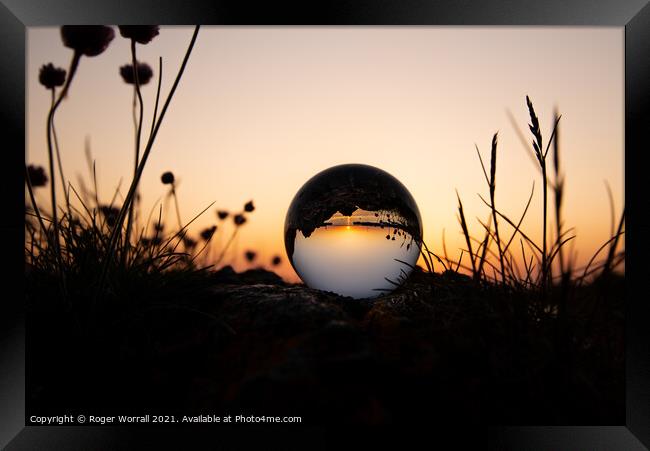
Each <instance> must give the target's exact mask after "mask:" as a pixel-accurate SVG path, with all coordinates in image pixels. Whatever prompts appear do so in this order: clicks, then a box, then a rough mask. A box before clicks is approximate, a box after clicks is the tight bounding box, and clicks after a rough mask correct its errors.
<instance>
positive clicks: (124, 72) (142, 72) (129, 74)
mask: <svg viewBox="0 0 650 451" xmlns="http://www.w3.org/2000/svg"><path fill="white" fill-rule="evenodd" d="M136 66H137V71H138V74H137V76H138V81H139V82H140V85H146V84H147V83H149V81H150V80H151V77H153V70H152V69H151V66H149V65H148V64H147V63H141V62H139V61H138V62H137V63H136ZM120 75H121V76H122V80H124V82H125V83H126V84H129V85H134V84H135V76H134V72H133V64H125V65H124V66H121V67H120Z"/></svg>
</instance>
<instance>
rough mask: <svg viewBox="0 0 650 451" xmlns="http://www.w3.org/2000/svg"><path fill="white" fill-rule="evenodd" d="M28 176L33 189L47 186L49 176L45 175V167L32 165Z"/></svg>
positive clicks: (28, 170)
mask: <svg viewBox="0 0 650 451" xmlns="http://www.w3.org/2000/svg"><path fill="white" fill-rule="evenodd" d="M27 174H28V176H29V182H30V183H31V184H32V187H34V188H36V187H39V186H45V185H46V184H47V175H45V169H43V167H41V166H34V165H31V164H30V165H29V166H27Z"/></svg>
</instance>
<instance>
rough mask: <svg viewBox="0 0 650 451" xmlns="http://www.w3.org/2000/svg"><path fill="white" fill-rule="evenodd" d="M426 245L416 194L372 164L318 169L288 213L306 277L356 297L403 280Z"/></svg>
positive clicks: (288, 228) (289, 237)
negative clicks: (412, 194) (321, 170)
mask: <svg viewBox="0 0 650 451" xmlns="http://www.w3.org/2000/svg"><path fill="white" fill-rule="evenodd" d="M421 244H422V220H421V217H420V212H419V210H418V207H417V205H416V203H415V200H414V199H413V197H412V196H411V194H410V193H409V192H408V190H407V189H406V187H405V186H404V185H403V184H402V183H400V182H399V180H397V179H396V178H395V177H393V176H392V175H390V174H388V173H387V172H385V171H383V170H381V169H378V168H375V167H372V166H368V165H361V164H346V165H340V166H335V167H332V168H329V169H327V170H325V171H323V172H320V173H319V174H317V175H315V176H314V177H312V178H311V179H310V180H309V181H307V183H305V185H304V186H303V187H302V188H301V189H300V190H299V191H298V193H297V194H296V196H295V197H294V199H293V201H292V202H291V205H290V207H289V211H288V212H287V217H286V220H285V247H286V250H287V254H288V257H289V261H290V262H291V264H292V265H293V267H294V269H295V271H296V272H297V273H298V275H299V276H300V278H301V279H302V280H303V282H305V284H307V285H308V286H309V287H311V288H316V289H319V290H324V291H331V292H334V293H337V294H339V295H342V296H350V297H353V298H356V299H361V298H372V297H376V296H379V295H381V294H382V293H386V292H390V291H392V290H393V289H394V288H395V287H396V286H397V285H399V284H400V283H401V282H403V281H404V280H405V279H406V278H407V277H408V275H409V273H410V272H411V270H412V267H413V266H414V265H415V263H416V261H417V259H418V257H419V254H420V247H421Z"/></svg>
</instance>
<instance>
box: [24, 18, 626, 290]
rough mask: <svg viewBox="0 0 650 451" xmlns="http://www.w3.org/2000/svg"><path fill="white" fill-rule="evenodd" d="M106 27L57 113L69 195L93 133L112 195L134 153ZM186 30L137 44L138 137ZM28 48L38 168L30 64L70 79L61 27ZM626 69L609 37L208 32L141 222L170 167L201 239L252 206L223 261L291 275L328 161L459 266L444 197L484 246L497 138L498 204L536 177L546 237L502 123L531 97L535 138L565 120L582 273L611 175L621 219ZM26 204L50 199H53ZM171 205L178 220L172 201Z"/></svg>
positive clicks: (599, 230) (486, 31)
mask: <svg viewBox="0 0 650 451" xmlns="http://www.w3.org/2000/svg"><path fill="white" fill-rule="evenodd" d="M115 30H116V37H115V39H114V40H113V42H112V43H111V45H110V46H109V48H108V49H107V51H106V52H104V53H103V54H101V55H99V56H97V57H91V58H88V57H84V58H82V61H81V64H80V66H79V69H78V72H77V74H76V77H75V79H74V81H73V83H72V87H71V91H70V94H69V96H68V98H67V99H66V100H65V101H64V102H63V104H62V105H61V108H60V109H59V111H58V112H57V116H56V127H57V133H58V137H59V143H60V146H61V149H62V159H63V164H64V170H65V172H66V177H67V178H68V179H69V180H70V181H71V182H73V184H74V185H75V186H77V187H78V183H77V174H82V175H83V177H84V178H85V180H86V182H88V169H87V165H86V160H85V157H84V142H85V140H86V138H88V139H89V141H90V146H91V149H92V154H93V156H94V158H95V159H96V162H97V172H98V176H99V195H100V200H102V201H103V202H106V203H107V202H108V201H110V198H111V196H112V193H113V191H114V190H115V188H116V187H117V184H118V181H119V179H120V178H123V179H124V181H123V182H122V193H124V194H126V191H127V190H128V183H129V182H130V176H131V174H132V171H133V155H134V148H133V140H134V137H133V122H132V110H131V107H132V99H133V91H132V87H131V86H130V85H126V84H125V83H124V82H123V81H122V79H121V77H120V75H119V67H120V66H122V65H124V64H127V63H130V61H131V56H130V50H129V41H127V40H126V39H124V38H122V37H121V36H120V35H119V32H118V31H117V27H116V28H115ZM191 35H192V27H165V26H163V27H161V30H160V35H159V36H157V37H156V38H155V39H154V40H153V41H152V42H151V43H150V44H148V45H144V46H142V45H138V59H139V60H140V61H143V62H147V63H149V64H150V65H151V66H152V67H153V68H154V79H153V80H152V81H151V82H150V83H149V84H148V85H147V86H145V87H143V97H144V102H145V107H144V108H145V109H144V117H145V123H144V130H145V132H144V137H143V142H144V140H145V137H146V136H147V132H148V129H149V127H150V121H151V116H152V112H153V104H154V100H155V84H156V80H157V78H156V77H157V76H158V63H157V61H158V56H162V57H163V64H164V67H163V80H162V92H161V96H163V98H164V97H165V96H166V95H167V93H168V91H169V89H170V87H171V84H172V82H173V79H174V77H175V76H176V72H177V70H178V68H179V66H180V63H181V61H182V57H183V55H184V52H185V50H186V48H187V45H188V43H189V41H190V37H191ZM27 39H28V40H27V67H26V69H27V81H26V82H27V87H28V90H27V91H28V95H27V124H26V127H27V128H26V133H27V149H26V160H27V162H28V163H30V164H37V165H42V166H44V167H46V168H47V161H48V160H47V150H46V142H45V121H46V117H47V112H48V108H49V105H50V93H49V92H48V91H47V90H46V89H45V88H44V87H42V86H41V85H39V83H38V71H39V68H40V67H41V66H42V65H43V64H46V63H49V62H52V63H54V65H55V66H59V67H63V68H65V69H66V70H67V68H68V65H69V62H70V58H71V56H72V51H71V50H70V49H68V48H66V47H64V46H63V44H62V43H61V39H60V32H59V28H55V27H51V28H29V29H28V31H27ZM623 63H624V30H623V28H620V27H619V28H611V27H610V28H589V27H580V28H569V27H349V28H346V27H209V26H206V27H202V28H201V31H200V32H199V36H198V40H197V42H196V46H195V48H194V52H193V53H192V55H191V57H190V60H189V63H188V66H187V69H186V71H185V74H184V76H183V79H182V80H181V82H180V85H179V87H178V90H177V92H176V96H175V97H174V99H173V101H172V103H171V105H170V108H169V110H168V113H167V115H166V117H165V120H164V123H163V124H162V127H161V130H160V133H159V135H158V138H157V140H156V144H155V146H154V148H153V151H152V153H151V157H150V158H149V161H148V165H147V167H146V169H145V172H144V175H143V179H142V182H141V193H142V197H143V206H144V208H143V211H144V214H145V215H147V214H148V213H149V211H150V210H151V209H152V207H153V206H154V203H155V202H156V201H157V200H158V198H160V197H161V196H163V195H164V194H165V192H166V190H167V186H164V185H162V184H161V182H160V175H161V174H162V173H163V172H165V171H172V172H173V173H174V174H175V176H176V178H177V179H178V180H179V187H178V196H179V201H180V209H181V215H182V219H183V221H189V220H190V219H191V218H192V217H194V216H195V215H196V214H198V213H199V212H200V211H201V210H203V209H204V208H205V207H207V206H208V205H209V204H210V203H211V202H213V201H215V202H216V203H215V206H213V207H212V208H211V209H210V210H209V211H208V212H206V213H205V214H204V215H203V216H202V217H201V218H199V219H198V220H197V221H196V223H195V226H194V227H192V228H191V230H192V231H193V232H194V233H195V234H197V233H198V232H199V231H200V230H202V229H203V228H205V227H207V226H210V225H212V224H216V223H218V221H217V218H216V215H215V210H216V209H226V210H230V211H232V212H238V211H241V209H242V208H243V205H244V203H245V202H247V201H248V200H251V199H252V200H253V201H254V202H255V206H256V210H255V212H254V213H252V214H251V216H250V218H249V219H250V220H249V222H248V223H247V224H245V225H244V226H243V228H242V230H241V233H240V234H239V236H238V238H237V243H236V246H235V247H234V248H233V251H236V253H237V254H236V255H237V258H236V260H233V259H235V257H236V256H235V254H232V255H229V258H228V262H230V263H233V262H234V263H235V266H236V267H237V268H239V269H242V268H245V267H246V262H245V260H244V258H243V252H244V250H247V249H253V250H256V251H257V252H258V255H259V256H260V260H259V261H260V262H261V263H265V264H268V262H269V261H270V259H271V258H272V256H273V255H276V254H278V255H281V256H282V257H283V264H282V265H281V267H280V269H279V272H280V273H281V275H282V276H283V277H285V278H286V279H287V280H291V281H294V280H296V275H295V273H294V272H293V270H292V269H291V266H290V264H289V263H288V261H287V258H286V254H285V251H284V243H283V223H284V218H285V214H286V210H287V208H288V206H289V204H290V202H291V200H292V198H293V196H294V194H295V193H296V191H297V190H298V189H299V188H300V187H301V186H302V184H303V183H304V182H306V181H307V180H308V179H309V178H310V177H311V176H313V175H314V174H316V173H317V172H320V171H321V170H323V169H326V168H328V167H330V166H333V165H337V164H343V163H364V164H370V165H373V166H377V167H379V168H381V169H383V170H385V171H387V172H389V173H390V174H392V175H393V176H395V177H397V178H398V179H399V180H400V181H401V182H402V183H403V184H404V185H405V186H406V187H407V188H408V189H409V191H410V192H411V194H412V195H413V197H414V198H415V200H416V202H417V203H418V206H419V209H420V212H421V214H422V219H423V225H424V239H425V241H426V242H427V243H428V245H429V247H430V248H432V249H433V250H434V251H436V252H440V253H442V231H443V229H445V236H446V245H447V250H448V251H449V254H450V257H453V258H457V256H458V254H459V248H461V247H465V243H464V239H463V237H462V235H461V229H460V226H459V225H458V222H457V219H456V212H457V200H456V194H455V190H456V189H457V190H458V192H459V194H460V195H461V197H462V199H463V203H464V209H465V214H466V216H467V218H468V220H469V221H470V232H473V234H474V235H476V236H477V237H479V236H482V235H483V233H482V227H481V226H480V224H479V223H478V221H477V220H476V218H477V217H479V218H481V220H486V219H487V217H488V213H489V211H488V209H487V208H486V207H485V205H484V204H483V203H482V202H481V201H480V199H479V198H478V196H477V195H476V193H481V194H482V195H483V196H484V197H487V196H488V189H487V186H486V185H485V180H484V177H483V174H482V171H481V166H480V163H479V161H478V158H477V156H476V150H475V147H474V145H475V144H477V145H478V147H479V149H480V150H481V151H482V154H483V156H484V160H485V161H486V162H487V161H488V160H489V147H490V141H491V138H492V135H493V134H494V133H495V132H496V131H498V132H499V154H498V161H497V190H496V200H497V206H500V209H501V210H502V211H504V212H505V213H506V214H509V215H510V216H512V217H516V218H518V217H519V215H520V214H521V212H522V210H523V208H524V206H525V203H526V201H527V199H528V196H529V193H530V189H531V185H532V183H533V180H534V181H535V197H534V199H533V202H532V204H531V207H530V211H529V214H528V216H527V219H526V220H525V221H524V224H523V229H524V230H525V231H526V233H527V234H528V235H529V236H531V237H532V238H534V239H537V240H538V241H539V242H541V239H540V237H541V230H542V228H541V205H542V196H541V194H542V192H541V181H540V173H539V171H538V170H537V169H536V168H535V166H534V164H533V163H532V160H531V158H530V156H529V155H527V154H526V151H525V149H524V148H523V146H522V144H521V143H520V141H519V139H518V138H517V134H516V132H515V130H514V129H513V126H512V125H511V123H510V121H509V119H508V114H507V111H508V110H509V111H511V112H512V114H513V115H514V117H515V118H516V120H517V123H518V124H519V126H520V128H521V129H522V131H524V133H526V138H527V139H530V133H529V132H528V130H527V124H528V122H529V117H528V111H527V109H526V103H525V96H526V95H529V96H530V97H531V99H532V101H533V102H534V105H535V108H536V110H537V113H538V116H539V118H540V123H541V125H542V133H543V134H544V137H545V139H546V138H548V136H549V135H550V130H551V125H552V119H553V109H554V107H555V106H557V108H558V109H559V112H560V113H561V114H562V121H561V136H560V145H561V152H562V155H561V157H562V163H563V166H564V171H565V173H566V188H565V191H566V194H565V196H566V199H565V210H564V212H565V224H566V226H567V227H575V228H576V233H577V238H576V240H575V248H576V250H577V251H578V263H579V264H584V263H586V261H588V260H589V258H590V257H591V256H592V255H593V253H594V251H595V250H596V249H597V248H598V247H599V246H600V245H601V244H602V243H604V242H605V241H606V240H607V239H608V238H609V236H610V227H611V225H610V210H609V201H608V197H607V191H606V189H605V181H607V182H608V183H609V184H610V186H611V189H612V192H613V197H614V201H615V205H616V215H617V220H618V216H619V215H620V212H621V210H622V207H623V203H624V189H623V183H624V164H623V163H624V132H623V130H624V128H623V127H624V96H623V92H624V91H623V90H624V64H623ZM57 183H58V180H57ZM37 197H38V200H39V202H40V204H41V206H42V207H47V205H48V204H49V202H48V193H47V190H43V189H41V190H40V191H39V192H38V196H37ZM550 199H551V203H552V197H551V198H550ZM168 208H169V209H170V210H169V212H168V215H167V218H168V219H167V224H168V226H170V227H173V226H174V225H175V222H176V220H175V213H174V211H173V210H171V209H172V208H173V203H169V204H168ZM219 224H220V223H219ZM503 227H504V230H507V235H508V236H509V234H510V229H508V228H505V227H506V226H505V225H504V226H503ZM222 228H223V229H224V230H219V231H218V232H217V236H216V242H217V244H218V245H223V243H225V241H226V240H227V238H228V236H229V234H230V233H231V230H232V229H231V227H230V222H228V225H227V226H225V227H222ZM215 253H216V252H215ZM440 269H441V268H440V267H437V268H436V270H440Z"/></svg>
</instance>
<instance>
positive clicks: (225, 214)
mask: <svg viewBox="0 0 650 451" xmlns="http://www.w3.org/2000/svg"><path fill="white" fill-rule="evenodd" d="M229 214H230V213H228V212H227V211H226V210H219V211H218V212H217V216H218V217H219V219H221V220H222V221H223V220H224V219H226V218H227V217H228V215H229Z"/></svg>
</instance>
